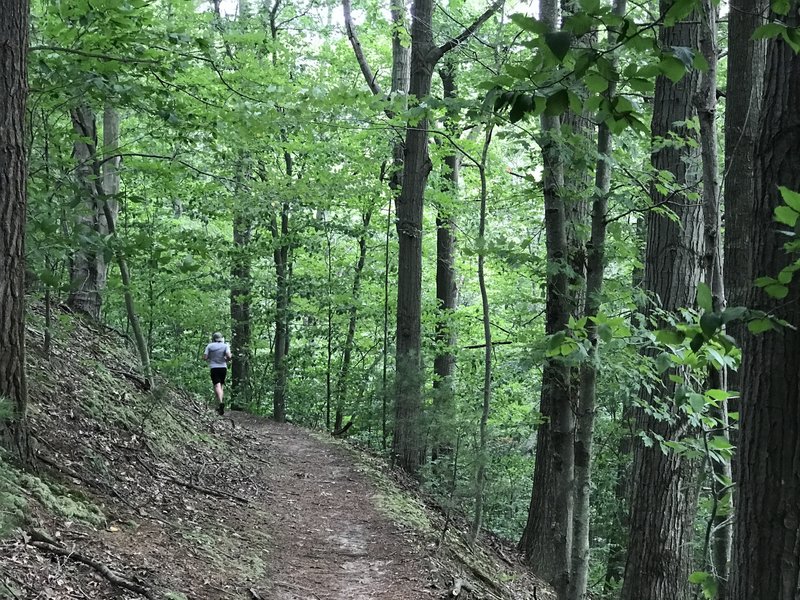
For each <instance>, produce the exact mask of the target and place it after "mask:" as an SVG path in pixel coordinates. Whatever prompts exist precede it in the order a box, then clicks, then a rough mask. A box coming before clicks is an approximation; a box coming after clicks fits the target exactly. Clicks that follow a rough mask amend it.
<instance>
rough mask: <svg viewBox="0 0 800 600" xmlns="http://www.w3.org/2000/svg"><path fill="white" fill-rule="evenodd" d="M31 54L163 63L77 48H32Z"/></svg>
mask: <svg viewBox="0 0 800 600" xmlns="http://www.w3.org/2000/svg"><path fill="white" fill-rule="evenodd" d="M30 50H31V52H37V51H41V50H50V51H51V52H64V53H66V54H77V55H78V56H83V57H85V58H96V59H98V60H109V61H114V62H122V63H139V64H143V65H160V64H162V62H163V61H160V60H152V59H146V58H133V57H130V56H111V55H109V54H98V53H96V52H86V51H85V50H77V49H75V48H62V47H60V46H31V47H30Z"/></svg>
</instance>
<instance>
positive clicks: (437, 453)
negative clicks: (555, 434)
mask: <svg viewBox="0 0 800 600" xmlns="http://www.w3.org/2000/svg"><path fill="white" fill-rule="evenodd" d="M439 76H440V77H441V80H442V87H443V90H444V97H445V98H456V97H457V95H458V88H457V86H456V80H455V67H454V65H452V64H451V63H450V62H449V61H448V62H447V64H445V65H443V66H442V68H441V69H439ZM446 127H447V129H448V132H449V134H450V135H453V136H457V135H458V132H457V124H456V123H455V122H454V118H453V115H449V116H448V119H447V124H446ZM460 170H461V155H460V154H459V152H458V150H457V149H456V148H455V147H451V149H450V151H449V152H448V153H447V154H446V155H445V157H444V173H443V174H442V177H443V179H444V181H445V186H446V189H445V192H446V193H447V194H448V195H449V197H450V199H451V200H453V201H455V200H457V198H458V194H459V179H460ZM453 213H454V210H453V208H452V207H448V206H439V207H438V212H437V215H436V305H437V308H438V313H437V319H436V349H437V350H436V356H435V357H434V359H433V375H434V379H433V403H434V412H435V415H434V431H435V435H434V443H433V447H432V449H431V459H432V460H433V461H434V462H437V463H438V462H439V461H441V462H442V464H441V467H442V468H441V469H440V472H441V473H446V472H448V471H449V470H450V469H449V468H448V466H447V461H448V459H449V457H450V455H451V454H452V452H453V441H452V427H451V424H452V422H453V418H454V417H455V395H454V382H453V374H454V373H455V366H456V356H455V344H456V331H455V328H454V327H453V323H452V317H453V312H454V311H455V308H456V303H457V302H458V288H457V286H456V269H455V244H456V236H455V227H456V221H455V217H454V216H453Z"/></svg>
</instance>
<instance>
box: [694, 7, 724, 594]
mask: <svg viewBox="0 0 800 600" xmlns="http://www.w3.org/2000/svg"><path fill="white" fill-rule="evenodd" d="M700 51H701V53H702V55H703V56H704V57H705V59H706V62H707V63H708V69H707V70H706V71H704V72H702V73H701V74H700V85H699V87H698V91H697V96H696V103H697V114H698V117H699V121H700V141H701V152H702V161H703V221H704V226H703V228H704V232H703V235H704V238H705V241H704V243H705V265H704V270H705V275H704V278H705V282H706V283H707V284H708V286H709V287H710V288H711V295H712V302H713V309H714V311H715V312H720V311H721V310H723V309H724V308H725V286H724V282H723V280H722V258H723V257H722V219H721V212H720V208H721V207H720V182H719V166H718V164H719V153H718V150H717V148H718V140H717V122H716V116H717V112H716V107H717V54H718V48H717V10H716V5H715V4H714V3H713V2H712V0H703V1H702V2H701V6H700ZM724 375H725V374H724V373H723V371H720V370H717V369H714V368H711V369H710V371H709V375H708V381H707V387H708V388H709V389H724V388H725V386H726V383H725V376H724ZM712 414H713V416H714V418H716V419H717V421H718V422H719V423H720V427H718V428H716V429H715V430H714V431H713V432H712V433H713V435H715V436H722V437H726V438H727V436H728V428H727V422H728V407H727V402H723V403H722V404H721V406H720V407H719V408H717V409H712ZM710 462H711V465H710V466H711V471H712V472H711V476H712V477H711V479H712V494H713V495H714V507H715V511H714V514H713V515H712V518H711V526H712V527H713V529H712V531H713V534H712V539H711V540H710V543H711V561H710V562H711V571H712V573H713V574H714V577H715V578H716V580H717V600H727V598H728V565H729V563H730V559H731V550H732V548H731V544H732V542H733V537H732V534H733V528H732V526H731V523H730V519H729V517H730V515H731V514H732V512H733V507H732V506H731V503H730V494H728V491H729V485H730V483H729V482H730V481H731V479H732V474H731V463H730V461H728V460H724V461H723V460H711V461H710Z"/></svg>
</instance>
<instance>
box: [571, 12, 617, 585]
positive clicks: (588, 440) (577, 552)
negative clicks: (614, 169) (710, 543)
mask: <svg viewBox="0 0 800 600" xmlns="http://www.w3.org/2000/svg"><path fill="white" fill-rule="evenodd" d="M625 8H626V2H625V0H616V1H615V2H614V14H616V15H619V16H621V15H623V14H625ZM614 92H615V85H614V83H611V84H610V89H609V90H608V91H607V97H609V98H610V97H612V96H613V94H614ZM612 149H613V146H612V138H611V131H610V130H609V128H608V126H607V125H606V124H605V123H600V125H599V126H598V128H597V156H598V159H597V164H596V166H595V181H594V189H595V191H594V195H593V196H594V197H593V198H592V216H591V233H590V237H589V243H588V244H587V246H586V298H585V306H584V311H583V314H585V315H586V316H587V317H589V320H588V321H587V324H586V332H587V338H588V340H589V342H590V346H589V352H588V356H587V358H586V360H585V361H584V362H583V363H582V364H581V367H580V393H579V400H578V411H577V419H576V431H575V506H574V514H573V532H572V535H573V540H572V577H571V578H570V589H569V600H583V599H584V598H585V597H586V590H587V586H588V579H589V558H590V550H591V545H590V537H589V532H590V529H589V525H590V514H591V510H590V498H591V484H592V443H593V437H594V420H595V410H596V408H595V406H596V395H597V360H598V359H597V344H598V338H597V325H596V323H595V321H594V320H593V319H594V318H595V317H596V316H597V315H598V314H599V313H600V306H601V300H602V293H603V275H604V272H605V268H604V261H605V245H606V212H607V209H608V194H609V190H610V189H611V160H612V157H611V153H612Z"/></svg>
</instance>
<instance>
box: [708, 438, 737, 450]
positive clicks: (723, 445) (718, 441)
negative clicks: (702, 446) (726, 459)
mask: <svg viewBox="0 0 800 600" xmlns="http://www.w3.org/2000/svg"><path fill="white" fill-rule="evenodd" d="M708 447H709V448H713V449H714V450H732V449H733V444H731V441H730V440H729V439H728V438H726V437H725V436H724V435H715V436H714V437H713V438H711V439H710V440H708Z"/></svg>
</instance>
